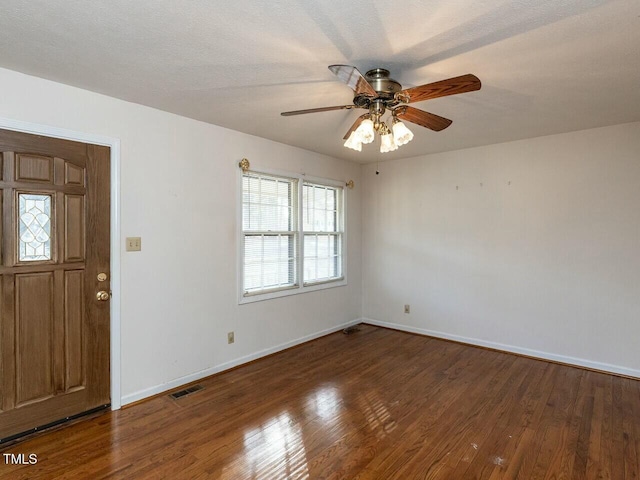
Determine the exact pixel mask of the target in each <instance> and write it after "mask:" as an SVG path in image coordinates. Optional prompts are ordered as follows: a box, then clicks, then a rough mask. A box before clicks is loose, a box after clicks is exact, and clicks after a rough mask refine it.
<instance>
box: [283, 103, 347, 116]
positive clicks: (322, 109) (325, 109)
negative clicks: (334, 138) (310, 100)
mask: <svg viewBox="0 0 640 480" xmlns="http://www.w3.org/2000/svg"><path fill="white" fill-rule="evenodd" d="M352 108H357V107H356V106H355V105H339V106H337V107H320V108H308V109H306V110H293V111H291V112H282V113H281V114H280V115H282V116H283V117H289V116H291V115H302V114H305V113H317V112H330V111H331V110H350V109H352Z"/></svg>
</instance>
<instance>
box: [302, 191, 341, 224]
mask: <svg viewBox="0 0 640 480" xmlns="http://www.w3.org/2000/svg"><path fill="white" fill-rule="evenodd" d="M338 190H339V189H337V188H333V187H325V186H323V185H312V184H304V186H303V192H302V206H303V207H302V208H303V213H302V217H303V218H302V220H303V229H304V231H306V232H337V231H338V210H337V206H338V202H337V196H338Z"/></svg>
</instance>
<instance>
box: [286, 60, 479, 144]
mask: <svg viewBox="0 0 640 480" xmlns="http://www.w3.org/2000/svg"><path fill="white" fill-rule="evenodd" d="M329 70H331V72H333V74H334V75H335V76H336V77H338V79H339V80H341V81H342V82H344V83H346V84H347V85H349V87H351V89H353V91H354V93H355V96H354V97H353V105H339V106H335V107H320V108H309V109H306V110H294V111H291V112H282V113H281V115H283V116H285V117H288V116H291V115H302V114H305V113H317V112H328V111H331V110H351V109H354V108H363V109H365V110H368V112H367V113H365V114H364V115H360V116H359V117H358V118H357V119H356V121H355V122H354V124H353V125H352V126H351V128H350V129H349V131H348V132H347V134H346V135H345V136H344V139H345V140H346V142H345V144H344V146H345V147H348V148H352V149H354V150H357V151H361V150H362V144H366V143H371V142H373V139H374V132H378V134H379V135H380V138H381V146H380V151H381V152H383V153H384V152H390V151H392V150H396V149H397V148H398V146H399V145H404V144H405V143H408V142H409V141H411V139H412V138H413V133H411V131H410V130H409V129H408V128H407V127H406V126H405V125H404V124H403V123H402V121H401V120H406V121H408V122H411V123H415V124H416V125H420V126H421V127H426V128H429V129H431V130H435V131H436V132H439V131H440V130H444V129H445V128H447V127H448V126H449V125H451V120H449V119H447V118H444V117H441V116H439V115H435V114H433V113H429V112H425V111H424V110H419V109H417V108H414V107H411V106H409V105H408V104H409V103H415V102H422V101H424V100H430V99H432V98H438V97H445V96H448V95H457V94H459V93H466V92H473V91H475V90H480V87H481V85H482V84H481V83H480V80H479V79H478V77H476V76H475V75H472V74H470V73H469V74H466V75H461V76H459V77H454V78H449V79H447V80H441V81H439V82H434V83H427V84H425V85H420V86H418V87H412V88H407V89H403V88H402V85H400V83H398V82H397V81H395V80H394V79H392V78H390V76H389V75H390V73H389V70H386V69H384V68H374V69H373V70H369V71H368V72H367V73H366V74H365V75H364V76H363V75H362V74H361V73H360V72H359V71H358V69H357V68H356V67H352V66H350V65H330V66H329ZM387 110H389V111H390V112H391V117H392V126H391V128H389V127H388V126H387V124H386V123H385V122H383V121H381V118H382V116H383V115H384V114H385V112H386V111H387Z"/></svg>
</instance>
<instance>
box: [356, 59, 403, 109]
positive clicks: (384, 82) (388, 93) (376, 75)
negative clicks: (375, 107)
mask: <svg viewBox="0 0 640 480" xmlns="http://www.w3.org/2000/svg"><path fill="white" fill-rule="evenodd" d="M365 79H366V80H367V82H369V84H370V85H371V86H372V87H373V89H374V90H375V91H376V93H377V94H378V96H377V97H376V100H377V101H380V100H381V101H382V103H383V105H384V106H385V107H391V106H394V105H397V104H398V103H399V102H398V101H397V100H396V98H395V94H396V92H399V91H401V90H402V85H400V83H398V82H396V81H395V80H394V79H393V78H390V77H389V70H387V69H385V68H374V69H373V70H369V71H368V72H367V73H366V75H365ZM373 100H374V99H372V98H371V97H370V96H367V95H356V96H355V97H354V98H353V103H354V104H355V105H356V106H357V107H362V108H369V106H370V105H371V103H372V101H373Z"/></svg>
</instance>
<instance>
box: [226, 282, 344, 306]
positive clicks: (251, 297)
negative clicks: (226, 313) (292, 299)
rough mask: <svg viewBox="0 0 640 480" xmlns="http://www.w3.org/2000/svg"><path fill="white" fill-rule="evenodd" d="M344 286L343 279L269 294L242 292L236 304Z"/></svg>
mask: <svg viewBox="0 0 640 480" xmlns="http://www.w3.org/2000/svg"><path fill="white" fill-rule="evenodd" d="M346 285H347V280H346V279H345V278H340V279H336V280H328V281H326V282H318V283H312V284H307V285H304V286H298V287H287V288H282V289H277V290H271V291H269V292H264V293H258V292H256V293H250V294H245V293H244V292H242V293H241V294H240V298H239V300H238V304H239V305H244V304H247V303H254V302H262V301H263V300H271V299H274V298H281V297H288V296H290V295H298V294H300V293H307V292H315V291H317V290H325V289H327V288H334V287H344V286H346Z"/></svg>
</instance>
